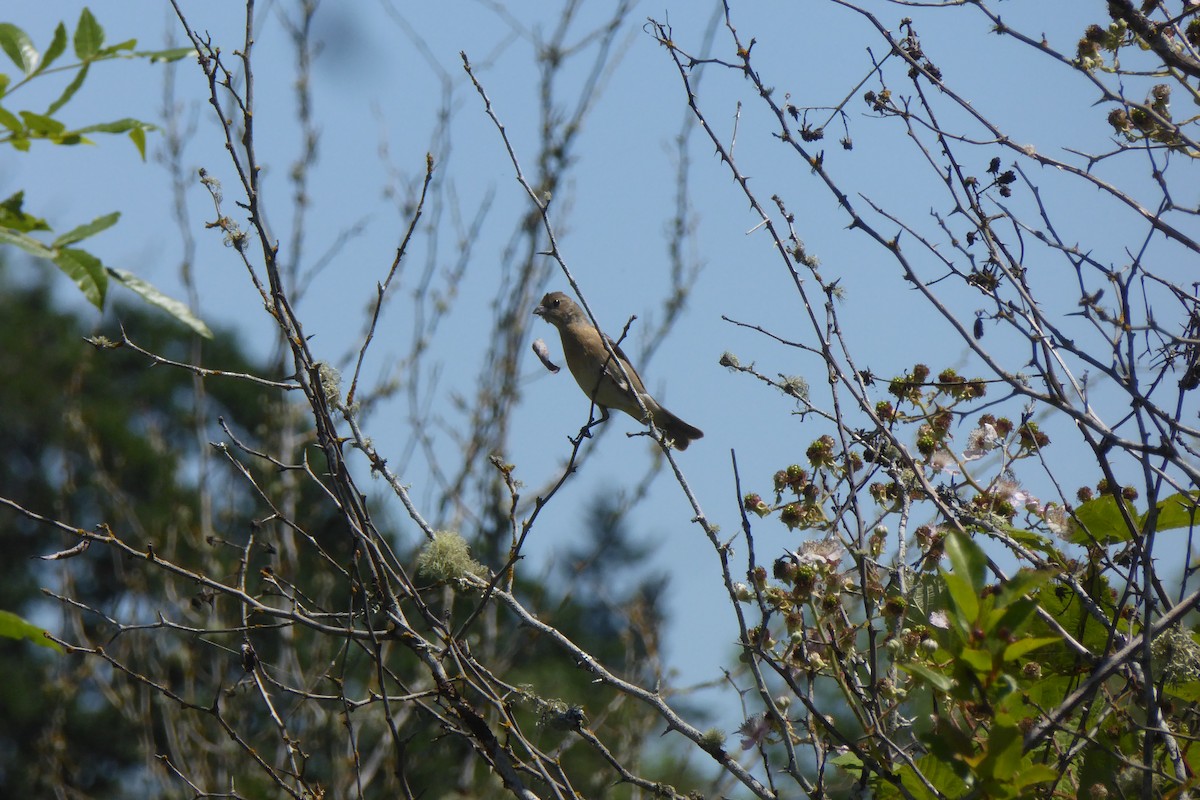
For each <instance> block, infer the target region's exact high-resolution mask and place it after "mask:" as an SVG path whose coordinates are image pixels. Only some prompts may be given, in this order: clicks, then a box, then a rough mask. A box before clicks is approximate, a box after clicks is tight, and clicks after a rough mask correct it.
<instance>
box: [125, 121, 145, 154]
mask: <svg viewBox="0 0 1200 800" xmlns="http://www.w3.org/2000/svg"><path fill="white" fill-rule="evenodd" d="M129 141H131V142H133V146H134V147H136V148H137V151H138V155H140V156H141V157H142V161H145V160H146V129H145V128H134V129H133V130H131V131H130V132H129Z"/></svg>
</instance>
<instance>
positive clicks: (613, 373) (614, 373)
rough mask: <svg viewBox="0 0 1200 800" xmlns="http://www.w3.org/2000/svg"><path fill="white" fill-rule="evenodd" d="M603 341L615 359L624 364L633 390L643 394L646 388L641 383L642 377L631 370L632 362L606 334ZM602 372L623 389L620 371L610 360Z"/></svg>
mask: <svg viewBox="0 0 1200 800" xmlns="http://www.w3.org/2000/svg"><path fill="white" fill-rule="evenodd" d="M604 341H605V342H606V343H607V344H608V345H609V346H610V347H612V349H613V352H614V353H616V354H617V358H619V359H621V361H622V362H623V363H624V365H625V371H626V372H627V373H628V374H629V378H630V380H632V381H633V388H634V390H635V391H637V393H638V394H645V393H646V386H645V384H643V383H642V376H641V375H638V373H637V370H636V369H634V368H633V362H632V361H630V360H629V356H627V355H625V351H624V350H622V349H621V345H619V344H617V343H616V342H614V341H613V340H612V337H610V336H609V335H608V334H605V335H604ZM604 371H605V372H606V373H607V374H608V376H609V377H610V378H612V379H613V381H615V382H616V384H617V385H618V386H620V387H622V388H625V378H624V377H623V376H622V375H621V369H620V367H618V366H617V365H616V364H613V363H612V359H609V360H608V363H606V364H605V365H604Z"/></svg>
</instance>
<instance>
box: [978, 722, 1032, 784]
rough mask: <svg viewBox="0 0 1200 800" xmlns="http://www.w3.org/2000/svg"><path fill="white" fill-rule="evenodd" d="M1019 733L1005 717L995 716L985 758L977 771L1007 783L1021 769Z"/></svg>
mask: <svg viewBox="0 0 1200 800" xmlns="http://www.w3.org/2000/svg"><path fill="white" fill-rule="evenodd" d="M1022 745H1023V742H1022V739H1021V731H1020V730H1019V729H1018V728H1017V726H1016V725H1015V724H1013V723H1012V720H1010V719H1007V718H1006V715H997V716H996V719H995V720H994V721H993V723H992V730H991V732H990V733H989V734H988V739H987V756H986V758H984V760H983V763H981V764H980V769H979V771H980V772H981V773H983V774H984V775H987V776H988V777H990V778H992V779H993V780H999V781H1002V782H1005V783H1007V782H1009V781H1011V780H1012V777H1013V775H1015V774H1016V772H1017V770H1019V769H1020V768H1021V756H1022V754H1023V750H1024V748H1023V746H1022Z"/></svg>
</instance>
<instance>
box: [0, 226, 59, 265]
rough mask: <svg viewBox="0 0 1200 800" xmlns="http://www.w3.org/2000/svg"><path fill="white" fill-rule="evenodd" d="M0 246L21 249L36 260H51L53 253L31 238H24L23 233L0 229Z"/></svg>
mask: <svg viewBox="0 0 1200 800" xmlns="http://www.w3.org/2000/svg"><path fill="white" fill-rule="evenodd" d="M0 244H11V245H14V246H16V247H19V248H21V249H22V250H24V251H25V252H26V253H29V254H30V255H32V256H37V257H38V258H53V257H54V251H53V250H51V249H50V248H48V247H46V245H44V244H42V243H41V242H39V241H38V240H37V239H34V238H33V237H32V236H26V235H25V234H24V233H21V232H20V231H15V230H9V229H7V228H0Z"/></svg>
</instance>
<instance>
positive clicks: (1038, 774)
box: [1012, 764, 1062, 789]
mask: <svg viewBox="0 0 1200 800" xmlns="http://www.w3.org/2000/svg"><path fill="white" fill-rule="evenodd" d="M1060 777H1062V774H1061V773H1060V772H1059V771H1058V770H1056V769H1054V767H1051V766H1050V765H1048V764H1025V765H1023V766H1022V767H1021V771H1020V772H1018V773H1017V774H1016V775H1013V776H1012V781H1013V788H1014V789H1024V788H1025V787H1026V786H1033V785H1034V784H1035V783H1045V782H1046V781H1053V780H1058V779H1059V778H1060Z"/></svg>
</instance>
